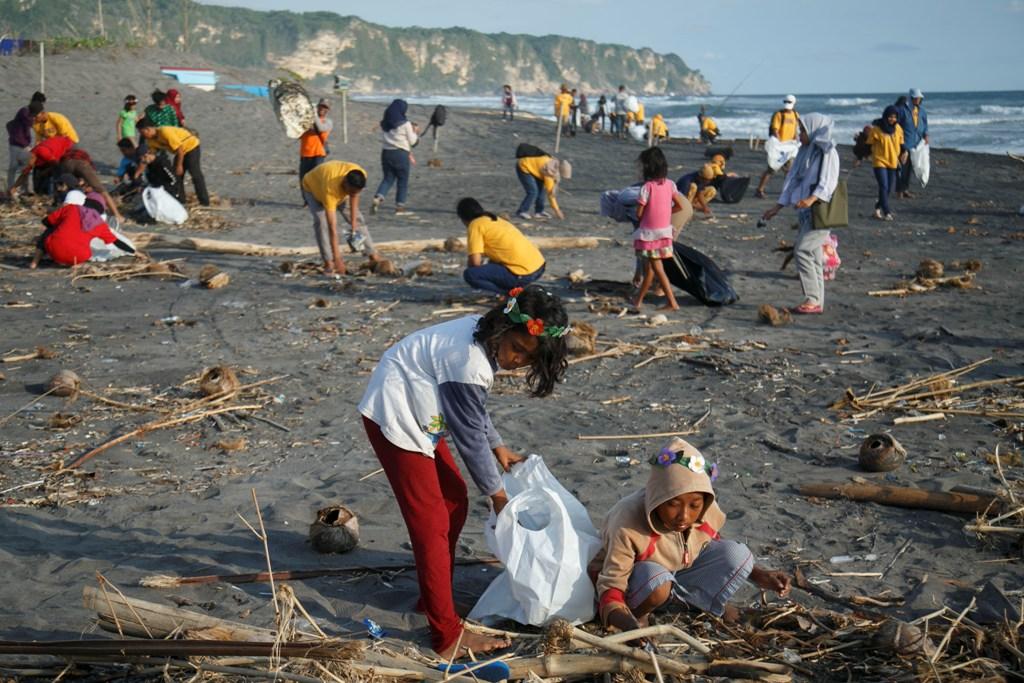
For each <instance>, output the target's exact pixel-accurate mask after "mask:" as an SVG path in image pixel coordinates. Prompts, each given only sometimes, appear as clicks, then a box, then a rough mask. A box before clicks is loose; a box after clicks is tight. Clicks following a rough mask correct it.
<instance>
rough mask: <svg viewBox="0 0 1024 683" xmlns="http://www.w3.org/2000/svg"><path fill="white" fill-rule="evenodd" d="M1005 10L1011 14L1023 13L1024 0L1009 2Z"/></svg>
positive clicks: (1011, 0)
mask: <svg viewBox="0 0 1024 683" xmlns="http://www.w3.org/2000/svg"><path fill="white" fill-rule="evenodd" d="M1007 9H1008V10H1010V11H1011V12H1024V0H1010V4H1009V5H1007Z"/></svg>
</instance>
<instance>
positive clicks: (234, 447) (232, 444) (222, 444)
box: [213, 436, 249, 452]
mask: <svg viewBox="0 0 1024 683" xmlns="http://www.w3.org/2000/svg"><path fill="white" fill-rule="evenodd" d="M213 447H214V448H219V449H221V450H222V451H227V452H231V451H244V450H245V449H246V448H248V447H249V442H248V441H246V440H245V437H241V436H239V437H236V438H234V439H221V440H220V441H218V442H217V443H215V444H213Z"/></svg>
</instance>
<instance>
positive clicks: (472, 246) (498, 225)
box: [466, 216, 544, 275]
mask: <svg viewBox="0 0 1024 683" xmlns="http://www.w3.org/2000/svg"><path fill="white" fill-rule="evenodd" d="M466 230H467V236H466V253H467V254H483V255H484V256H486V257H487V259H488V260H489V261H490V262H491V263H500V264H501V265H503V266H505V267H506V268H508V269H509V270H510V271H512V273H513V274H514V275H529V274H530V273H535V272H537V270H538V269H539V268H540V267H541V266H543V265H544V257H543V256H542V255H541V253H540V250H539V249H538V248H537V247H536V246H534V244H533V242H531V241H530V240H528V239H526V237H525V236H524V235H523V233H521V232H519V228H517V227H516V226H514V225H512V224H511V223H509V222H508V221H505V220H502V219H500V218H499V219H498V220H491V217H490V216H480V218H477V219H476V220H474V221H471V222H470V224H469V227H467V228H466Z"/></svg>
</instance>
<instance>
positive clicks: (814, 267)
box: [793, 209, 831, 307]
mask: <svg viewBox="0 0 1024 683" xmlns="http://www.w3.org/2000/svg"><path fill="white" fill-rule="evenodd" d="M796 215H797V218H798V219H799V220H800V232H799V233H798V234H797V236H796V245H795V246H794V247H793V255H794V256H795V257H796V269H797V272H798V273H799V274H800V287H802V288H803V290H804V297H805V298H806V299H807V301H810V302H811V303H812V304H815V305H817V306H822V307H824V305H825V254H824V252H823V251H822V249H821V248H822V247H823V246H824V245H825V242H827V241H828V238H829V235H831V233H830V232H829V231H828V230H815V229H814V219H813V217H812V216H811V210H810V209H798V210H797V212H796Z"/></svg>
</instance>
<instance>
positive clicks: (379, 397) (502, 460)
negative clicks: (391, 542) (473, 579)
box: [307, 176, 569, 659]
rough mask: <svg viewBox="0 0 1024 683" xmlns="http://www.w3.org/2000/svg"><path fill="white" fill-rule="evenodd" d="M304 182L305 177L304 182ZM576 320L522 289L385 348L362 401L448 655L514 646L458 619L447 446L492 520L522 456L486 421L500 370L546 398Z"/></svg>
mask: <svg viewBox="0 0 1024 683" xmlns="http://www.w3.org/2000/svg"><path fill="white" fill-rule="evenodd" d="M307 177H308V176H307ZM568 331H569V319H568V316H567V315H566V313H565V309H564V308H563V307H562V303H561V301H559V299H558V297H556V296H553V295H551V294H548V293H547V292H545V291H544V290H543V289H541V288H540V287H537V286H530V287H527V288H526V289H521V288H516V289H513V290H512V291H511V292H509V298H508V301H507V302H506V303H503V304H500V305H498V306H496V307H495V308H493V309H491V310H490V311H489V312H488V313H487V314H486V315H484V316H479V315H471V316H467V317H465V318H460V319H458V320H453V321H450V322H446V323H442V324H440V325H434V326H433V327H428V328H425V329H422V330H419V331H418V332H414V333H412V334H411V335H409V336H408V337H405V338H404V339H402V340H400V341H399V342H398V343H396V344H395V345H394V346H392V347H391V348H389V349H388V350H387V351H385V352H384V355H383V356H382V357H381V359H380V363H378V365H377V368H376V369H375V370H374V371H373V375H372V376H371V377H370V382H369V385H368V386H367V388H366V393H365V394H363V399H362V401H360V403H359V412H360V413H362V415H363V426H364V427H365V429H366V435H367V437H369V440H370V444H371V445H372V447H373V450H374V452H375V453H376V454H377V458H378V459H379V460H380V464H381V467H382V468H383V469H384V473H385V474H386V475H387V478H388V482H389V483H390V484H391V489H392V490H393V491H394V494H395V498H396V499H397V501H398V507H399V510H401V512H402V518H403V519H404V520H405V526H406V528H407V529H408V531H409V539H410V541H411V542H412V553H413V558H414V559H415V562H416V574H417V578H418V580H419V585H420V599H419V603H418V605H417V609H419V610H421V611H422V612H424V613H425V614H426V616H427V621H428V622H429V624H430V634H431V641H432V642H431V644H432V646H433V648H434V650H435V651H436V652H437V653H438V655H440V656H441V657H443V658H445V659H448V658H451V657H452V656H453V655H454V656H456V657H458V656H464V655H465V654H466V653H467V652H468V651H470V650H472V651H473V652H475V653H478V654H479V653H482V652H489V651H491V650H495V649H498V648H502V647H507V646H508V645H509V641H508V639H506V638H495V637H492V636H484V635H481V634H478V633H472V632H470V631H469V630H465V631H464V630H463V625H462V621H461V620H460V619H459V617H458V615H456V613H455V603H454V599H453V596H452V572H453V567H454V562H455V545H456V543H457V541H458V538H459V533H460V532H461V531H462V526H463V524H464V523H465V521H466V514H467V512H468V510H469V498H468V496H467V491H466V483H465V482H464V481H463V479H462V476H461V475H460V474H459V468H458V466H457V465H456V464H455V461H454V460H453V459H452V454H451V451H449V450H448V443H447V440H446V437H447V436H451V438H452V440H453V441H454V442H455V446H456V447H457V448H458V450H459V455H461V456H462V459H463V461H464V462H465V464H466V469H467V470H469V473H470V475H471V476H472V477H473V481H474V482H475V483H476V485H477V487H478V488H479V489H480V491H481V492H482V493H483V494H484V495H486V496H489V497H490V499H491V503H492V505H493V506H494V511H495V513H498V512H500V511H501V509H502V508H504V507H505V504H506V503H507V502H508V496H507V495H506V493H505V489H504V486H503V484H502V481H501V474H500V472H499V470H498V466H499V465H500V466H501V468H502V469H504V470H505V471H508V470H509V469H510V468H511V467H512V465H514V464H515V463H517V462H520V461H522V460H523V458H522V457H521V456H519V455H517V454H516V453H514V452H513V451H512V450H510V449H509V448H508V447H507V446H505V442H504V440H503V439H502V438H501V435H500V434H499V433H498V431H497V430H496V429H495V428H494V425H493V424H492V423H491V418H490V416H489V415H488V414H487V408H486V402H487V393H488V391H489V390H490V388H491V385H492V384H493V382H494V373H495V372H496V371H497V370H498V369H499V368H500V369H502V370H515V369H517V368H529V369H528V370H527V374H526V381H527V384H528V385H529V387H530V389H531V391H532V393H533V395H534V396H547V395H548V394H550V393H551V392H552V391H553V390H554V388H555V383H556V382H558V381H559V380H560V379H561V378H562V376H563V375H564V374H565V369H566V366H567V362H566V353H567V351H566V344H565V339H564V337H565V335H566V334H567V333H568Z"/></svg>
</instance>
